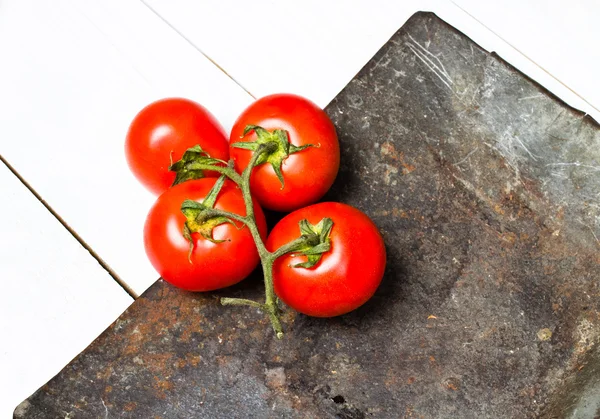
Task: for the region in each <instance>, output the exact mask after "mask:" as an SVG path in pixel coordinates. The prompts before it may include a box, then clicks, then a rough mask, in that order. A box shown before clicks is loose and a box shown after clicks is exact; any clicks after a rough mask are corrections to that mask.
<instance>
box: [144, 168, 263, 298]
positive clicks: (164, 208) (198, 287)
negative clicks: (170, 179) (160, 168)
mask: <svg viewBox="0 0 600 419" xmlns="http://www.w3.org/2000/svg"><path fill="white" fill-rule="evenodd" d="M216 180H217V179H216V178H203V179H198V180H191V181H187V182H184V183H181V184H179V185H176V186H174V187H172V188H169V189H168V190H167V191H166V192H164V193H163V194H162V195H160V196H159V197H158V199H157V201H156V202H155V204H154V206H153V207H152V208H151V209H150V212H149V213H148V216H147V218H146V223H145V226H144V246H145V250H146V254H147V255H148V258H149V259H150V262H151V263H152V265H153V266H154V268H155V269H156V270H157V272H158V273H159V274H160V276H161V277H162V278H163V279H164V280H165V281H167V282H169V283H171V284H172V285H175V286H177V287H179V288H183V289H185V290H188V291H212V290H216V289H220V288H225V287H228V286H230V285H233V284H236V283H238V282H240V281H241V280H243V279H244V278H246V277H247V276H248V275H250V273H251V272H252V271H253V270H254V269H255V268H256V267H257V265H258V263H259V256H258V252H257V250H256V246H255V244H254V240H253V238H252V235H251V233H250V231H249V229H248V227H245V226H243V225H240V223H239V222H236V223H224V224H221V225H218V226H216V227H215V228H214V230H213V238H214V239H215V241H217V242H216V243H215V242H211V241H209V240H207V239H205V238H204V237H202V236H201V235H200V234H198V233H192V235H191V236H192V239H193V241H194V248H193V251H192V253H191V255H188V253H189V249H190V246H189V242H188V240H187V239H186V238H185V237H184V235H183V226H184V223H185V222H186V217H185V216H184V215H183V213H182V212H181V204H182V203H183V202H184V201H185V200H186V199H190V200H194V201H197V202H202V201H203V200H204V199H205V198H206V196H207V194H208V193H209V191H210V190H211V188H212V187H213V186H214V184H215V182H216ZM215 208H216V209H221V210H224V211H229V212H232V213H235V214H238V215H241V216H245V215H246V209H245V205H244V199H243V196H242V193H241V190H240V189H239V188H238V187H237V185H235V184H234V183H233V182H231V181H229V180H228V181H225V183H224V185H223V188H222V189H221V191H220V192H219V194H218V195H217V199H216V202H215ZM254 212H255V216H256V222H257V226H258V229H259V231H260V233H261V235H262V236H263V237H266V233H267V226H266V221H265V217H264V214H263V211H262V209H261V208H260V206H259V205H258V204H256V203H255V205H254ZM221 240H222V242H218V241H221Z"/></svg>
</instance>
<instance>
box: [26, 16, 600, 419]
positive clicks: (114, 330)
mask: <svg viewBox="0 0 600 419" xmlns="http://www.w3.org/2000/svg"><path fill="white" fill-rule="evenodd" d="M326 110H327V112H328V114H329V115H330V116H331V118H332V120H333V121H334V123H335V125H336V127H337V130H338V134H339V138H340V143H341V148H342V166H341V169H340V174H339V176H338V179H337V181H336V183H335V184H334V187H333V188H332V190H331V191H330V192H329V193H328V195H327V197H326V199H330V200H337V201H342V202H346V203H349V204H351V205H355V206H357V207H358V208H360V209H362V210H363V211H365V212H366V213H368V214H369V215H370V216H371V217H372V219H373V220H374V221H375V222H376V224H377V225H378V226H379V227H380V229H381V232H382V234H383V236H384V238H385V241H386V246H387V251H388V266H387V269H386V275H385V278H384V281H383V283H382V285H381V287H380V289H379V290H378V292H377V293H376V295H375V296H374V298H373V299H372V300H371V301H370V302H368V303H367V304H366V305H365V306H364V307H362V308H360V309H358V310H356V311H355V312H353V313H350V314H348V315H345V316H342V317H339V318H334V319H315V318H309V317H306V316H303V315H299V314H296V313H294V312H292V311H286V313H285V315H284V319H283V323H284V327H285V329H286V332H287V334H286V337H285V338H284V339H283V340H282V341H277V340H275V339H273V336H272V332H271V331H270V329H269V325H268V323H267V322H266V321H265V319H264V317H263V316H262V315H260V314H259V313H257V312H254V311H253V310H248V309H245V308H233V309H224V308H223V307H220V306H219V304H218V303H217V300H216V298H215V296H217V295H229V296H237V297H245V298H259V297H260V288H261V287H260V278H259V277H257V276H256V275H255V276H254V277H253V278H250V279H249V280H247V281H244V283H242V284H241V285H239V286H237V287H233V288H231V289H228V290H226V291H224V292H222V293H216V294H191V293H186V292H182V291H180V290H177V289H175V288H173V287H171V286H169V285H168V284H166V283H164V282H163V281H159V282H157V283H156V284H154V285H153V286H152V287H151V288H150V289H149V290H148V291H147V292H146V293H144V294H143V295H142V296H141V297H140V298H139V299H138V300H137V301H136V302H135V303H134V304H133V305H132V306H131V307H130V308H129V309H128V310H127V311H126V312H125V313H124V314H123V315H122V316H121V317H120V318H119V319H118V320H117V321H116V322H115V323H114V324H113V325H112V326H111V327H110V328H109V329H107V330H106V331H105V332H104V333H103V334H102V335H101V336H100V337H99V338H98V339H97V340H96V341H94V342H93V343H92V344H91V345H90V346H89V347H88V348H87V349H86V350H85V351H84V352H83V353H82V354H80V355H79V356H78V357H77V358H76V359H75V360H74V361H73V362H71V363H70V364H69V365H68V366H67V367H65V369H63V371H61V372H60V373H59V374H58V375H57V376H56V377H54V378H53V379H52V380H51V381H50V382H48V383H47V384H46V385H45V386H43V387H42V388H41V389H39V390H38V391H37V392H36V393H34V394H33V395H32V396H31V397H30V398H29V399H27V401H26V402H24V403H23V404H22V405H21V406H20V407H19V408H18V409H17V411H15V417H16V418H35V417H65V415H68V417H71V418H77V417H124V418H128V417H131V418H137V417H144V418H146V417H163V418H178V417H181V418H188V417H198V418H221V417H223V418H246V417H256V418H279V417H287V418H312V417H319V418H366V417H377V418H398V417H407V418H408V417H420V418H449V417H457V418H458V417H460V418H461V419H462V418H464V419H469V418H477V419H479V418H538V417H542V418H563V417H577V418H594V417H595V416H596V415H598V408H599V403H600V401H599V400H598V394H600V381H599V379H598V377H599V372H600V371H599V369H600V350H599V346H598V340H599V338H600V327H599V321H600V320H599V319H600V299H599V298H598V297H599V294H600V289H599V284H598V278H599V276H600V275H599V274H600V256H599V252H598V250H599V249H600V242H599V241H598V237H600V230H599V225H598V220H599V219H600V207H599V206H598V204H597V198H598V196H600V179H599V176H598V173H600V171H599V162H600V129H599V127H598V124H597V123H596V122H595V121H593V120H592V119H591V118H589V117H582V115H581V113H579V112H577V111H575V110H573V109H572V108H570V107H568V106H566V105H565V104H564V103H562V102H561V101H559V100H558V99H557V98H556V97H554V96H552V95H550V94H549V93H548V92H547V91H546V90H544V89H543V88H541V87H540V86H539V85H538V84H536V83H535V82H533V81H531V80H530V79H528V78H526V77H524V76H523V75H522V74H521V73H519V72H518V71H516V70H515V69H514V68H512V67H511V66H510V65H508V64H507V63H506V62H504V61H502V60H501V59H499V58H498V57H497V56H495V55H493V54H490V53H488V52H486V51H485V50H483V49H481V48H480V47H478V46H477V45H476V44H475V43H473V42H472V41H471V40H469V39H468V38H467V37H465V36H464V35H462V34H461V33H460V32H458V31H456V30H455V29H454V28H452V27H450V26H448V25H447V24H446V23H444V22H442V21H441V20H439V19H438V18H437V17H435V15H433V14H430V13H418V14H416V15H414V16H413V17H412V18H411V19H410V20H409V21H408V22H407V23H406V24H405V25H404V26H403V27H402V29H400V30H399V31H398V32H397V33H396V34H395V35H394V36H393V37H392V38H391V39H390V41H389V42H388V43H386V45H384V46H383V47H382V48H381V50H380V51H379V52H378V53H377V54H376V55H375V57H374V58H373V59H372V60H370V61H369V63H367V65H366V66H365V67H364V68H363V69H362V70H361V71H360V72H359V73H358V74H357V76H356V77H355V78H354V79H353V80H352V81H351V82H350V83H349V84H348V86H347V87H346V88H345V89H344V90H343V91H342V92H341V93H340V94H339V95H338V96H337V97H336V99H334V100H333V101H332V102H331V104H330V105H329V106H328V107H327V109H326Z"/></svg>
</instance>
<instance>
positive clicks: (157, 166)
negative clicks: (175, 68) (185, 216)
mask: <svg viewBox="0 0 600 419" xmlns="http://www.w3.org/2000/svg"><path fill="white" fill-rule="evenodd" d="M195 145H200V147H201V148H202V149H203V150H204V151H205V152H207V153H208V154H209V155H210V156H211V157H213V158H216V159H220V160H224V161H227V160H229V144H228V141H227V137H226V134H225V131H224V130H223V128H222V127H221V125H219V122H218V121H217V120H216V119H215V117H214V116H212V115H211V114H210V112H208V111H207V110H206V109H205V108H204V107H203V106H202V105H200V104H198V103H196V102H192V101H191V100H188V99H181V98H168V99H162V100H159V101H157V102H154V103H151V104H150V105H148V106H146V107H145V108H144V109H142V110H141V111H140V112H139V113H138V114H137V115H136V116H135V118H134V119H133V121H132V122H131V125H130V126H129V131H128V133H127V139H126V141H125V155H126V157H127V163H128V164H129V167H130V169H131V171H132V172H133V174H134V175H135V176H136V177H137V179H138V180H139V181H140V182H141V183H142V184H143V185H144V186H145V187H146V188H148V189H149V190H150V191H151V192H152V193H154V194H156V195H159V194H161V193H163V192H164V191H166V190H167V188H169V186H171V184H172V183H173V181H174V180H175V173H174V172H169V166H170V165H171V163H174V162H176V161H178V160H180V159H181V157H182V156H183V153H184V152H185V151H186V150H187V149H188V148H191V147H194V146H195ZM209 175H215V173H210V174H209Z"/></svg>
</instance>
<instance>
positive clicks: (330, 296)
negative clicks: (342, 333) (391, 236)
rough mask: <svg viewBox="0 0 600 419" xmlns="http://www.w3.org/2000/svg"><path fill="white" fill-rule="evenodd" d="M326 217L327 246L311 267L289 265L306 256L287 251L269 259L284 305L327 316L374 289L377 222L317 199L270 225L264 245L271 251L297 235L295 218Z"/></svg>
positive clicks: (379, 265)
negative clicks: (328, 229)
mask: <svg viewBox="0 0 600 419" xmlns="http://www.w3.org/2000/svg"><path fill="white" fill-rule="evenodd" d="M326 217H327V218H330V219H331V220H332V221H333V227H332V228H331V232H330V235H329V240H330V245H331V247H330V249H329V250H327V251H326V252H325V253H323V254H322V258H321V260H320V261H319V262H318V263H317V264H316V265H315V266H313V267H312V268H302V267H294V265H297V264H300V263H305V262H306V260H307V257H306V256H302V255H298V254H293V253H291V254H287V255H284V256H281V257H280V258H278V259H277V260H276V261H275V263H274V265H273V284H274V288H275V293H276V294H277V296H278V297H279V298H280V299H281V300H282V301H283V302H284V303H286V304H287V305H288V306H290V307H292V308H293V309H294V310H296V311H299V312H301V313H304V314H307V315H309V316H315V317H333V316H339V315H341V314H345V313H348V312H349V311H352V310H354V309H356V308H358V307H360V306H361V305H362V304H364V303H365V302H366V301H367V300H368V299H369V298H371V296H372V295H373V294H374V293H375V290H376V289H377V287H378V286H379V284H380V282H381V279H382V278H383V273H384V271H385V263H386V252H385V245H384V243H383V238H382V237H381V234H380V233H379V230H378V229H377V226H376V225H375V224H374V223H373V222H372V221H371V220H370V219H369V217H368V216H367V215H365V214H364V213H362V212H361V211H359V210H358V209H356V208H354V207H351V206H349V205H345V204H340V203H337V202H323V203H319V204H315V205H311V206H309V207H305V208H302V209H300V210H297V211H294V212H292V213H291V214H288V215H287V216H286V217H284V218H283V219H282V220H281V221H280V222H279V223H277V225H276V226H275V227H274V228H273V231H271V233H270V235H269V238H268V239H267V243H266V245H267V249H269V251H274V250H276V249H278V248H279V247H281V246H282V245H284V244H286V243H288V242H290V241H292V240H294V239H296V238H298V237H299V236H300V230H299V227H298V224H299V222H300V221H301V220H304V219H306V220H307V221H308V222H309V223H311V224H317V223H319V221H321V220H322V219H323V218H326Z"/></svg>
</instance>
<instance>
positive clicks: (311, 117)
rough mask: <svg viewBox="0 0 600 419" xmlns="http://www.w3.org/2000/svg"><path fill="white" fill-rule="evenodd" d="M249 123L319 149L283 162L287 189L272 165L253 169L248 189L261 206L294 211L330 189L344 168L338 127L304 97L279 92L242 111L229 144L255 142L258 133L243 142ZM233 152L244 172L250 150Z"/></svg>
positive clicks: (233, 148)
mask: <svg viewBox="0 0 600 419" xmlns="http://www.w3.org/2000/svg"><path fill="white" fill-rule="evenodd" d="M247 125H259V126H261V127H263V128H265V129H267V130H268V131H272V130H274V129H284V130H287V131H288V136H289V140H290V142H291V143H292V144H294V145H296V146H301V145H304V144H313V145H315V146H317V147H309V148H307V149H304V150H302V151H300V152H298V153H295V154H291V155H290V156H289V157H287V159H286V160H284V162H283V166H282V172H283V177H284V179H285V187H284V188H283V189H281V182H280V181H279V179H278V178H277V176H276V175H275V171H274V170H273V168H272V166H271V165H270V164H268V163H267V164H262V165H260V166H257V167H256V168H255V169H254V171H253V174H252V177H251V180H250V186H251V190H252V193H253V195H254V197H255V198H256V199H257V200H258V202H259V203H260V204H261V206H262V207H263V208H268V209H271V210H275V211H283V212H288V211H293V210H295V209H298V208H301V207H303V206H305V205H309V204H312V203H314V202H316V201H318V200H319V199H320V198H321V197H322V196H323V195H324V194H325V193H326V192H327V191H328V190H329V188H330V187H331V185H332V184H333V181H334V180H335V177H336V175H337V173H338V169H339V166H340V149H339V143H338V138H337V134H336V132H335V127H334V126H333V123H332V122H331V120H330V119H329V117H328V116H327V114H326V113H325V111H323V110H322V109H321V108H319V107H318V106H317V105H315V104H314V103H312V102H311V101H309V100H307V99H305V98H303V97H300V96H296V95H292V94H275V95H270V96H265V97H263V98H261V99H258V100H257V101H255V102H254V103H252V104H251V105H250V106H249V107H248V108H247V109H246V110H244V112H243V113H242V114H241V115H240V116H239V118H238V119H237V121H236V122H235V124H234V126H233V128H232V130H231V135H230V137H229V142H230V144H233V143H235V142H238V141H255V140H256V134H255V133H254V132H251V133H249V134H248V135H247V136H245V137H243V138H242V135H243V132H244V128H245V127H246V126H247ZM229 153H230V156H231V158H232V159H233V160H234V162H235V168H236V170H237V171H238V172H239V173H241V172H242V171H243V170H244V169H245V168H246V167H247V166H248V162H249V160H250V158H251V156H252V151H250V150H243V149H239V148H235V147H231V148H230V151H229Z"/></svg>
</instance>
